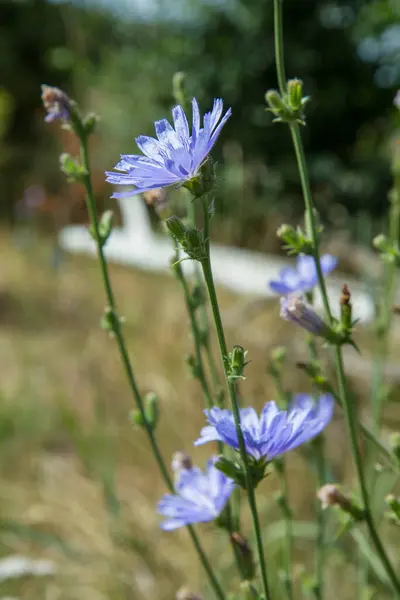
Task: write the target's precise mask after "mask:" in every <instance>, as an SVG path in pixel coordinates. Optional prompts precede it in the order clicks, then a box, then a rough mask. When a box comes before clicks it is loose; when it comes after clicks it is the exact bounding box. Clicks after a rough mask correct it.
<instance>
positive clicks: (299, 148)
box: [274, 0, 400, 599]
mask: <svg viewBox="0 0 400 600" xmlns="http://www.w3.org/2000/svg"><path fill="white" fill-rule="evenodd" d="M274 9H275V10H274V15H275V54H276V57H277V59H276V60H277V69H278V79H279V81H280V82H281V81H282V80H283V78H284V76H285V74H284V66H283V33H282V32H283V19H282V12H281V5H280V2H279V0H274ZM281 91H282V90H281ZM289 127H290V132H291V135H292V140H293V144H294V149H295V153H296V158H297V165H298V169H299V173H300V179H301V186H302V190H303V197H304V202H305V208H306V213H307V214H306V218H307V219H308V220H309V221H308V222H309V226H310V233H311V238H312V239H311V241H312V245H313V251H314V258H315V263H316V269H317V275H318V284H319V289H320V292H321V296H322V302H323V305H324V310H325V314H326V318H327V320H328V321H329V323H332V313H331V309H330V305H329V300H328V294H327V291H326V286H325V281H324V277H323V274H322V270H321V264H320V256H319V240H318V232H317V226H316V222H315V214H314V210H313V208H314V207H313V201H312V195H311V187H310V182H309V177H308V171H307V165H306V160H305V155H304V149H303V143H302V139H301V135H300V130H299V126H298V124H297V123H293V122H292V123H290V124H289ZM334 355H335V363H336V371H337V375H338V387H339V395H340V397H341V398H342V402H343V410H344V413H345V419H346V425H347V430H348V433H349V438H350V446H351V451H352V455H353V461H354V464H355V468H356V473H357V477H358V482H359V486H360V491H361V496H362V500H363V504H364V510H365V521H366V523H367V526H368V530H369V534H370V537H371V540H372V542H373V544H374V546H375V550H376V552H377V554H378V556H379V558H380V560H381V562H382V565H383V566H384V568H385V570H386V573H387V575H388V577H389V579H390V582H391V584H392V587H393V589H394V590H395V592H396V597H397V598H399V599H400V581H399V579H398V577H397V575H396V572H395V570H394V568H393V566H392V564H391V562H390V560H389V558H388V556H387V554H386V551H385V548H384V546H383V544H382V542H381V539H380V537H379V535H378V533H377V530H376V527H375V523H374V520H373V516H372V512H371V505H370V499H369V494H368V490H367V486H366V482H365V475H364V470H363V464H362V458H361V454H360V450H359V447H358V440H357V420H356V416H355V411H354V410H353V407H352V404H351V399H350V396H349V394H348V390H347V381H346V377H345V372H344V366H343V357H342V350H341V347H340V346H336V347H335V350H334Z"/></svg>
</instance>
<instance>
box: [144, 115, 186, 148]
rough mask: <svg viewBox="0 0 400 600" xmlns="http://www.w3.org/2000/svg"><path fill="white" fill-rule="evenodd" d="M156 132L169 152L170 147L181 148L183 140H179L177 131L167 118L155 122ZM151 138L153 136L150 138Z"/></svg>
mask: <svg viewBox="0 0 400 600" xmlns="http://www.w3.org/2000/svg"><path fill="white" fill-rule="evenodd" d="M154 127H155V130H156V134H157V137H158V139H159V140H160V142H161V144H162V145H163V146H166V148H165V150H166V153H167V154H168V147H169V146H170V147H171V148H179V147H180V146H181V145H182V142H181V141H180V140H179V138H178V136H177V134H176V131H175V130H174V128H173V127H172V126H171V125H170V124H169V123H168V121H167V119H161V120H160V121H156V122H155V123H154ZM150 139H151V138H150Z"/></svg>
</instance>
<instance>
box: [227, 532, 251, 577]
mask: <svg viewBox="0 0 400 600" xmlns="http://www.w3.org/2000/svg"><path fill="white" fill-rule="evenodd" d="M231 542H232V544H233V545H234V546H235V548H237V549H238V551H239V556H240V563H241V566H242V569H243V575H244V577H245V579H253V577H254V574H255V565H254V561H253V553H252V551H251V549H250V547H249V544H248V541H247V540H246V538H245V537H243V535H242V534H241V533H240V532H239V531H234V532H233V533H232V534H231Z"/></svg>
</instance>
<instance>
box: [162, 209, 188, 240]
mask: <svg viewBox="0 0 400 600" xmlns="http://www.w3.org/2000/svg"><path fill="white" fill-rule="evenodd" d="M165 225H166V227H167V229H168V231H169V232H170V234H171V235H172V237H173V238H174V239H176V241H177V242H179V243H180V244H182V243H183V241H184V239H185V235H186V232H187V227H185V225H184V224H183V222H182V220H181V219H180V218H179V217H177V216H176V215H173V216H172V217H169V218H168V219H167V220H166V221H165Z"/></svg>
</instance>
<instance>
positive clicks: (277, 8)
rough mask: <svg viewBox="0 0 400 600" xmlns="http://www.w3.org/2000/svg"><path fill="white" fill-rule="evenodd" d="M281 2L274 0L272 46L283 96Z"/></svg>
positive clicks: (284, 82) (284, 90)
mask: <svg viewBox="0 0 400 600" xmlns="http://www.w3.org/2000/svg"><path fill="white" fill-rule="evenodd" d="M282 6H283V0H274V45H275V63H276V73H277V76H278V84H279V91H280V93H281V95H282V96H283V95H284V94H285V92H286V73H285V55H284V43H283V17H282Z"/></svg>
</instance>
